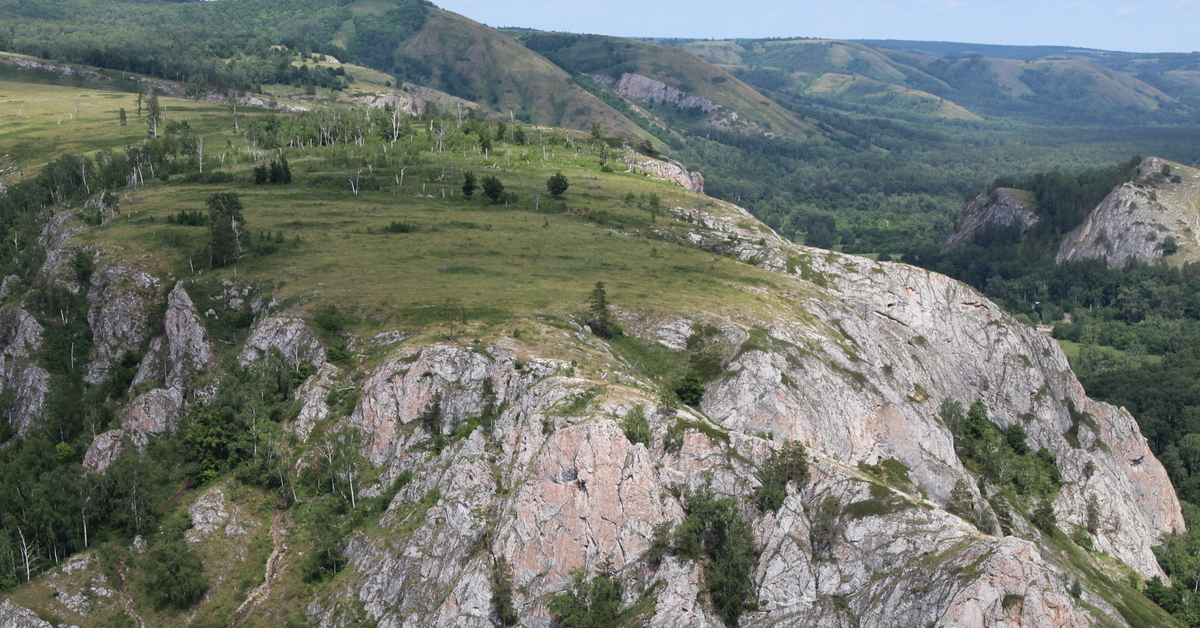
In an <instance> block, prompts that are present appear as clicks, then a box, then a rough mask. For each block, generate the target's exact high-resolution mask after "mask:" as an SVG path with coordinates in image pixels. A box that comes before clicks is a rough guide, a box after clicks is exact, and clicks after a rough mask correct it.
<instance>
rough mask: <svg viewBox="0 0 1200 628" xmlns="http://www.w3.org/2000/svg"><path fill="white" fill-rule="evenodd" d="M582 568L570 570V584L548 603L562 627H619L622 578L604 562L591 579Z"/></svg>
mask: <svg viewBox="0 0 1200 628" xmlns="http://www.w3.org/2000/svg"><path fill="white" fill-rule="evenodd" d="M587 575H588V574H587V570H586V569H583V568H582V567H580V568H576V569H573V570H572V571H571V587H570V588H569V589H568V590H567V592H566V593H560V594H558V595H556V596H554V597H553V598H551V600H550V604H549V605H548V607H549V609H550V612H551V613H553V614H554V615H555V616H556V618H557V620H558V625H559V627H560V628H617V627H618V626H621V625H623V619H624V618H623V617H622V613H621V581H620V580H619V579H618V578H617V576H616V574H615V573H613V570H612V562H611V561H605V562H604V563H603V564H602V565H600V567H599V569H598V572H597V573H596V575H595V576H593V577H592V578H591V579H588V577H587Z"/></svg>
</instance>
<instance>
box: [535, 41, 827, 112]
mask: <svg viewBox="0 0 1200 628" xmlns="http://www.w3.org/2000/svg"><path fill="white" fill-rule="evenodd" d="M610 47H611V48H613V49H616V50H617V51H618V55H619V58H620V59H623V60H624V63H621V64H619V66H612V65H606V64H605V62H604V58H605V56H606V54H605V53H606V48H610ZM554 54H555V55H556V56H559V57H561V58H562V59H564V60H565V61H567V62H569V63H572V64H575V65H577V66H580V67H583V68H585V69H586V71H588V72H598V73H601V74H607V73H614V72H613V70H614V68H618V67H619V68H620V71H633V72H636V73H638V74H641V75H643V76H648V77H650V78H653V79H655V80H658V81H662V82H663V83H666V84H667V85H670V86H672V87H675V88H677V89H679V90H680V91H682V92H685V93H687V94H690V95H696V96H703V97H705V98H707V99H709V100H711V101H713V102H715V103H717V104H719V105H721V106H723V107H726V108H728V109H732V110H734V111H736V112H738V115H739V116H741V117H742V118H744V119H747V120H750V121H752V122H754V123H756V124H758V125H760V126H767V128H770V129H771V130H773V131H775V132H777V133H783V134H785V135H791V136H808V135H812V134H813V133H815V132H816V131H815V129H814V127H813V126H812V125H811V124H810V123H809V122H807V121H805V120H803V119H801V118H800V117H799V116H797V115H796V114H794V113H792V112H790V111H788V110H786V109H784V108H783V107H781V106H779V105H778V104H777V103H775V102H774V101H772V100H770V99H769V98H766V97H765V96H763V95H762V94H759V93H758V92H757V91H755V90H754V88H752V87H750V86H749V85H746V84H745V83H743V82H742V81H740V80H738V79H737V78H736V77H734V76H733V75H731V74H729V73H728V72H726V71H725V70H723V69H721V68H720V67H717V66H715V65H713V64H712V63H709V62H708V61H706V60H705V59H703V58H701V57H699V56H697V55H695V54H692V53H691V52H689V51H686V50H683V49H680V48H667V47H664V46H659V45H656V44H651V43H646V42H642V41H636V40H630V39H623V38H620V37H606V36H601V35H584V36H581V37H579V39H578V41H577V42H576V43H575V44H574V45H572V46H569V47H567V48H562V49H559V50H556V51H555V52H554ZM617 74H618V76H619V72H618V73H617ZM614 78H616V77H614Z"/></svg>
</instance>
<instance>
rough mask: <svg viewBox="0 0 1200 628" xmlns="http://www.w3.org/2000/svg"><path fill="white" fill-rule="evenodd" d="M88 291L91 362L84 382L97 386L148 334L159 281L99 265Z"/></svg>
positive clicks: (130, 270) (134, 271)
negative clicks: (112, 366)
mask: <svg viewBox="0 0 1200 628" xmlns="http://www.w3.org/2000/svg"><path fill="white" fill-rule="evenodd" d="M91 283H92V287H91V290H90V291H89V292H88V304H89V306H90V307H89V309H88V323H89V324H91V326H92V337H93V349H92V350H93V359H92V361H91V363H89V364H88V369H87V375H86V376H85V377H84V379H85V381H87V382H88V383H90V384H100V383H102V382H103V381H104V380H105V378H107V377H108V370H109V367H110V366H111V365H112V364H113V363H114V362H119V361H120V360H121V357H122V356H124V355H125V352H127V351H137V350H138V349H139V348H141V347H142V343H143V342H145V340H146V336H147V334H148V333H149V325H150V322H151V317H152V316H153V313H154V310H155V302H156V301H158V299H159V298H161V297H160V295H161V293H162V282H160V281H159V280H158V279H157V278H156V277H154V276H153V275H151V274H149V273H147V272H145V271H143V270H139V269H136V268H129V267H126V266H101V267H100V268H98V269H97V270H96V272H95V273H93V275H92V282H91Z"/></svg>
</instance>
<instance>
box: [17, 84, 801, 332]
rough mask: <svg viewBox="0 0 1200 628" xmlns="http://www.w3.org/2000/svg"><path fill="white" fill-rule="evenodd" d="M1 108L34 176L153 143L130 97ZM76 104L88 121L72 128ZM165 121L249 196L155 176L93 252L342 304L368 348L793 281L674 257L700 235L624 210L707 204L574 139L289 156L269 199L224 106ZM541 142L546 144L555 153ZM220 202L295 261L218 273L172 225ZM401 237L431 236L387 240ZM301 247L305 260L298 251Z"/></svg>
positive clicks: (731, 299)
mask: <svg viewBox="0 0 1200 628" xmlns="http://www.w3.org/2000/svg"><path fill="white" fill-rule="evenodd" d="M0 97H2V99H0V115H12V116H13V118H14V119H15V114H16V110H18V109H20V110H24V109H26V108H28V109H29V110H30V111H26V112H25V114H26V115H28V116H29V121H28V122H27V123H22V124H18V125H8V124H6V125H3V126H2V127H0V140H3V141H7V145H8V146H10V147H12V148H10V149H9V154H10V155H12V156H13V157H14V158H15V159H13V160H14V161H20V163H22V166H23V169H24V172H25V174H26V175H28V174H30V172H31V171H35V170H36V168H37V166H38V164H40V163H45V162H46V161H48V160H50V159H53V158H55V157H57V156H59V155H61V154H70V153H75V152H91V151H96V150H99V149H103V148H118V149H119V148H120V147H122V146H124V145H126V144H132V143H136V142H137V141H138V140H140V139H141V138H143V137H145V133H146V130H145V127H144V126H142V125H141V124H139V123H138V121H137V118H136V114H135V108H136V105H135V104H134V100H133V96H132V95H130V94H123V93H109V92H103V91H99V90H90V89H78V88H67V87H56V86H50V87H47V86H44V85H31V84H27V83H19V82H11V81H0ZM76 102H78V103H80V116H79V119H78V120H69V119H67V117H68V114H71V115H73V113H74V103H76ZM163 104H164V106H165V107H169V108H170V114H169V115H170V119H174V120H185V119H186V120H188V121H189V123H190V124H191V126H192V129H193V130H194V132H196V133H197V134H199V135H203V136H204V137H205V141H206V147H207V156H206V162H207V164H208V167H207V168H206V172H210V171H222V172H230V173H232V174H233V175H234V177H235V180H234V182H233V183H231V184H221V185H199V184H185V183H183V182H182V178H181V177H176V178H174V179H173V180H171V181H168V182H165V183H164V182H162V181H158V180H154V179H151V178H150V177H149V176H148V175H147V176H146V185H145V187H142V188H140V189H139V190H137V193H136V195H134V194H132V191H131V190H129V189H124V190H121V191H120V192H121V197H122V200H121V205H120V212H119V213H120V217H119V218H118V219H117V220H113V221H111V222H109V223H108V224H106V225H105V226H103V227H101V228H98V229H92V230H88V231H86V232H85V233H84V234H83V235H82V239H83V241H84V242H90V243H94V244H97V245H100V246H102V247H103V248H104V249H105V250H106V251H107V253H108V257H109V259H115V260H124V261H128V262H136V263H138V264H139V265H141V266H143V267H145V268H147V269H148V270H149V271H151V272H153V273H155V274H158V275H160V276H166V275H169V274H173V275H175V276H176V277H196V278H203V279H211V278H221V279H233V278H234V276H235V275H236V277H237V279H238V280H240V281H248V282H250V283H252V284H256V285H260V286H265V287H268V289H269V290H273V291H274V296H276V297H277V298H279V299H281V300H291V302H292V303H297V304H302V305H304V306H305V307H314V308H315V307H316V306H317V305H319V304H320V303H327V302H335V303H337V304H339V306H340V307H343V308H345V309H347V310H349V311H350V312H351V313H352V317H353V319H354V321H355V322H356V327H355V329H354V330H355V331H364V332H369V331H371V330H373V329H382V328H385V327H386V328H395V327H398V326H410V327H411V326H418V327H420V326H430V325H432V326H437V325H439V324H440V323H441V322H442V321H443V320H444V318H445V316H444V311H445V308H446V305H447V303H451V304H453V305H454V306H455V307H458V308H461V309H462V310H464V311H465V312H466V313H467V318H468V324H469V325H476V324H479V325H481V326H482V327H484V328H487V327H493V326H499V325H502V324H507V322H508V321H511V320H513V319H515V318H519V317H522V316H526V315H530V314H535V313H536V314H549V315H553V316H557V317H560V318H569V317H571V316H572V315H574V314H575V313H576V312H578V311H581V310H583V309H584V308H585V307H586V303H587V299H588V295H589V294H590V292H591V289H592V287H593V286H594V284H595V283H596V282H597V281H603V282H605V283H606V285H607V286H608V292H609V298H610V301H611V302H612V303H613V305H614V306H617V307H620V308H629V309H640V310H649V311H677V310H682V309H684V308H686V309H688V310H690V311H696V310H702V311H703V310H707V311H712V312H719V311H723V310H725V309H726V308H741V309H745V308H750V309H751V310H755V309H758V308H760V307H767V306H769V304H767V303H766V301H765V300H764V299H763V298H762V297H760V296H758V295H755V294H753V293H750V292H747V291H746V290H745V289H744V286H746V285H759V286H772V287H773V286H775V285H776V282H777V281H778V279H777V277H776V276H774V275H773V274H772V273H769V272H767V271H763V270H761V269H758V268H756V267H754V266H752V265H749V264H744V263H741V262H738V261H736V260H732V259H728V258H721V257H717V256H714V255H712V254H710V253H706V252H704V251H702V250H699V249H696V248H690V247H682V246H674V245H672V244H671V243H670V242H669V240H670V238H664V235H663V234H664V233H671V232H680V233H681V232H683V231H684V230H687V229H690V228H692V227H691V226H690V225H687V224H686V223H679V222H676V221H674V220H671V219H668V218H664V217H662V216H659V217H657V218H655V217H652V216H651V215H650V213H649V212H647V211H645V210H642V209H639V208H637V207H636V206H635V205H632V204H626V203H625V202H624V201H625V197H626V195H627V194H629V193H633V194H634V195H635V196H640V195H642V194H647V195H648V194H651V193H653V194H657V195H658V196H659V197H660V198H661V199H662V202H663V204H664V205H666V206H668V207H672V206H684V207H695V206H698V204H700V203H702V202H704V199H703V198H702V197H698V196H696V195H693V194H691V193H688V192H686V191H684V190H682V189H680V188H678V187H676V186H674V185H671V184H669V183H665V182H662V181H658V180H655V179H653V178H650V177H647V176H644V175H642V174H640V173H638V172H632V173H626V172H624V171H623V170H622V169H618V170H617V171H616V172H613V173H605V172H601V170H600V163H599V159H598V156H597V155H596V154H592V149H591V147H590V146H588V145H585V144H584V143H583V142H579V143H578V144H577V147H578V148H575V147H571V146H569V145H564V143H563V141H562V134H563V132H562V131H551V132H538V131H536V130H533V129H528V130H527V135H528V137H529V140H530V141H531V142H532V143H533V145H527V146H504V143H503V142H496V144H495V146H494V148H493V150H492V151H491V152H490V153H489V154H488V156H487V157H486V158H485V157H484V156H483V155H482V154H478V153H476V152H475V150H474V143H473V142H474V139H472V138H473V136H463V135H459V136H457V137H458V138H459V139H457V140H454V141H451V142H449V143H448V144H447V147H446V149H445V151H444V152H442V153H440V154H438V153H434V152H432V151H431V150H430V149H431V147H432V141H431V140H430V139H429V138H428V134H427V133H422V132H421V131H420V126H419V125H420V124H421V123H420V122H417V123H416V125H417V128H418V134H417V135H416V136H410V137H408V138H401V140H400V142H399V143H397V145H396V146H395V147H389V148H393V156H395V155H396V154H398V153H399V152H400V150H401V148H402V147H403V150H404V156H403V157H400V158H397V159H395V160H393V161H392V162H391V163H392V164H393V166H390V167H389V166H386V163H388V162H387V158H385V157H384V153H383V144H382V143H380V142H379V141H378V140H375V141H374V142H373V143H368V145H367V146H365V147H362V148H358V147H355V146H349V147H344V146H342V147H336V148H330V147H327V148H312V149H308V148H305V149H287V154H288V158H289V160H290V161H291V167H292V170H293V172H294V173H295V177H296V179H295V182H294V183H293V184H291V185H286V186H278V185H273V186H255V185H253V184H252V183H251V182H250V176H249V171H250V168H251V166H252V165H253V160H252V158H251V157H250V155H249V153H248V144H247V142H246V141H245V140H244V139H243V138H242V137H241V136H240V134H238V133H236V132H234V130H233V129H232V118H231V117H230V116H229V114H228V111H227V109H226V108H225V107H223V106H221V105H218V104H209V103H195V102H192V101H184V100H174V99H167V98H163ZM119 106H125V107H126V110H127V111H128V112H129V124H128V126H125V127H122V126H120V125H119V123H118V121H117V117H116V110H117V108H118V107H119ZM10 112H11V113H10ZM285 115H287V114H279V113H270V112H265V111H262V110H256V109H253V108H245V107H243V108H239V123H240V125H241V126H242V128H245V126H246V125H248V124H250V123H251V122H252V121H253V120H254V119H255V118H257V117H261V116H285ZM60 119H62V123H61V124H59V120H60ZM575 137H577V138H580V139H582V138H583V134H575ZM552 140H553V141H555V142H557V143H555V144H553V145H551V143H550V142H551V141H552ZM539 141H545V142H546V143H547V144H546V146H545V147H544V148H545V150H544V152H543V147H542V146H539V145H537V142H539ZM455 142H457V143H455ZM221 155H224V156H225V160H224V163H223V164H222V163H221V161H220V156H221ZM368 163H378V164H380V166H379V167H374V168H373V174H374V175H375V176H374V178H373V179H372V178H370V175H371V174H372V171H371V170H369V169H366V168H364V169H363V172H362V174H361V175H360V177H361V178H360V180H361V181H362V182H364V187H374V188H377V189H375V190H373V191H371V190H364V191H361V192H360V193H359V194H357V195H355V194H353V193H352V191H351V186H350V183H349V181H347V179H348V178H350V177H352V176H354V171H356V170H357V167H356V166H354V164H364V165H365V164H368ZM397 163H406V164H408V165H407V170H406V173H405V179H404V185H403V186H402V187H401V186H396V185H395V177H396V175H397V174H398V171H399V168H398V167H395V165H394V164H397ZM347 164H350V165H349V166H347ZM465 170H471V171H474V172H475V173H477V175H478V176H483V175H485V174H495V175H496V176H497V177H498V178H500V180H501V181H503V182H504V184H505V186H506V190H507V191H512V192H514V193H515V194H516V195H517V197H518V198H517V201H516V202H515V203H514V204H512V205H510V206H507V207H506V206H504V205H487V204H485V203H484V202H483V201H482V200H481V199H480V198H479V194H476V195H475V198H474V199H472V200H470V201H467V200H464V199H463V198H462V196H461V192H460V191H458V190H457V189H456V188H457V184H458V183H460V182H461V172H462V171H465ZM560 170H561V171H562V172H563V174H564V175H566V176H567V177H568V180H569V181H570V186H571V187H570V188H569V189H568V191H567V193H566V195H565V197H564V199H563V200H562V201H551V200H550V199H547V198H546V194H545V182H546V179H547V178H548V177H549V176H550V175H551V174H553V173H554V172H556V171H560ZM443 173H452V176H454V177H456V180H455V181H454V182H451V180H450V179H449V178H448V177H446V176H444V175H443ZM439 177H442V178H443V180H441V181H439V180H438V178H439ZM217 191H233V192H236V193H238V194H239V195H240V196H241V199H242V202H243V204H244V205H245V216H246V219H247V224H246V229H247V231H249V232H252V233H259V232H270V233H275V232H282V233H283V235H284V237H285V239H286V240H287V241H288V243H289V244H288V246H285V247H281V250H280V251H279V252H277V253H274V254H270V255H263V256H252V257H249V258H247V259H244V260H242V261H240V262H238V263H237V264H236V265H235V266H231V267H228V268H224V269H220V270H218V271H205V270H203V268H204V266H205V262H206V260H205V259H203V257H204V255H203V254H202V252H201V251H202V249H203V246H204V243H205V242H206V238H207V232H206V231H205V229H204V228H203V227H185V226H178V225H169V224H167V222H166V219H167V217H168V216H172V215H175V214H177V213H178V212H179V211H181V210H183V211H200V212H204V211H206V210H205V205H204V199H205V198H206V197H207V196H208V195H209V194H211V193H213V192H217ZM539 195H540V196H541V199H540V200H537V198H536V197H537V196H539ZM430 197H432V198H430ZM535 209H536V210H538V211H535ZM392 223H408V224H411V225H416V226H417V227H418V228H417V230H416V231H415V232H412V233H386V232H385V231H384V230H385V229H386V228H387V227H389V225H391V224H392ZM297 237H298V238H300V241H301V242H300V244H299V245H292V244H291V243H292V242H293V241H294V240H295V239H296V238H297Z"/></svg>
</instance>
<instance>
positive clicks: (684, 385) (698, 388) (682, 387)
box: [672, 371, 704, 408]
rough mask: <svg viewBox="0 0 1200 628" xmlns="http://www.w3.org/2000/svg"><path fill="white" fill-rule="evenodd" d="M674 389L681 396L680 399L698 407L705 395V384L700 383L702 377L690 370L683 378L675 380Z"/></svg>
mask: <svg viewBox="0 0 1200 628" xmlns="http://www.w3.org/2000/svg"><path fill="white" fill-rule="evenodd" d="M672 391H673V392H674V393H675V395H676V396H677V397H679V401H681V402H683V403H684V404H686V405H689V406H692V407H695V408H698V407H700V399H701V398H702V397H703V396H704V385H703V384H701V383H700V377H699V376H698V375H696V373H695V372H694V371H689V372H688V374H687V375H684V376H683V379H681V380H679V381H678V382H675V385H674V387H673V388H672Z"/></svg>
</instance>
